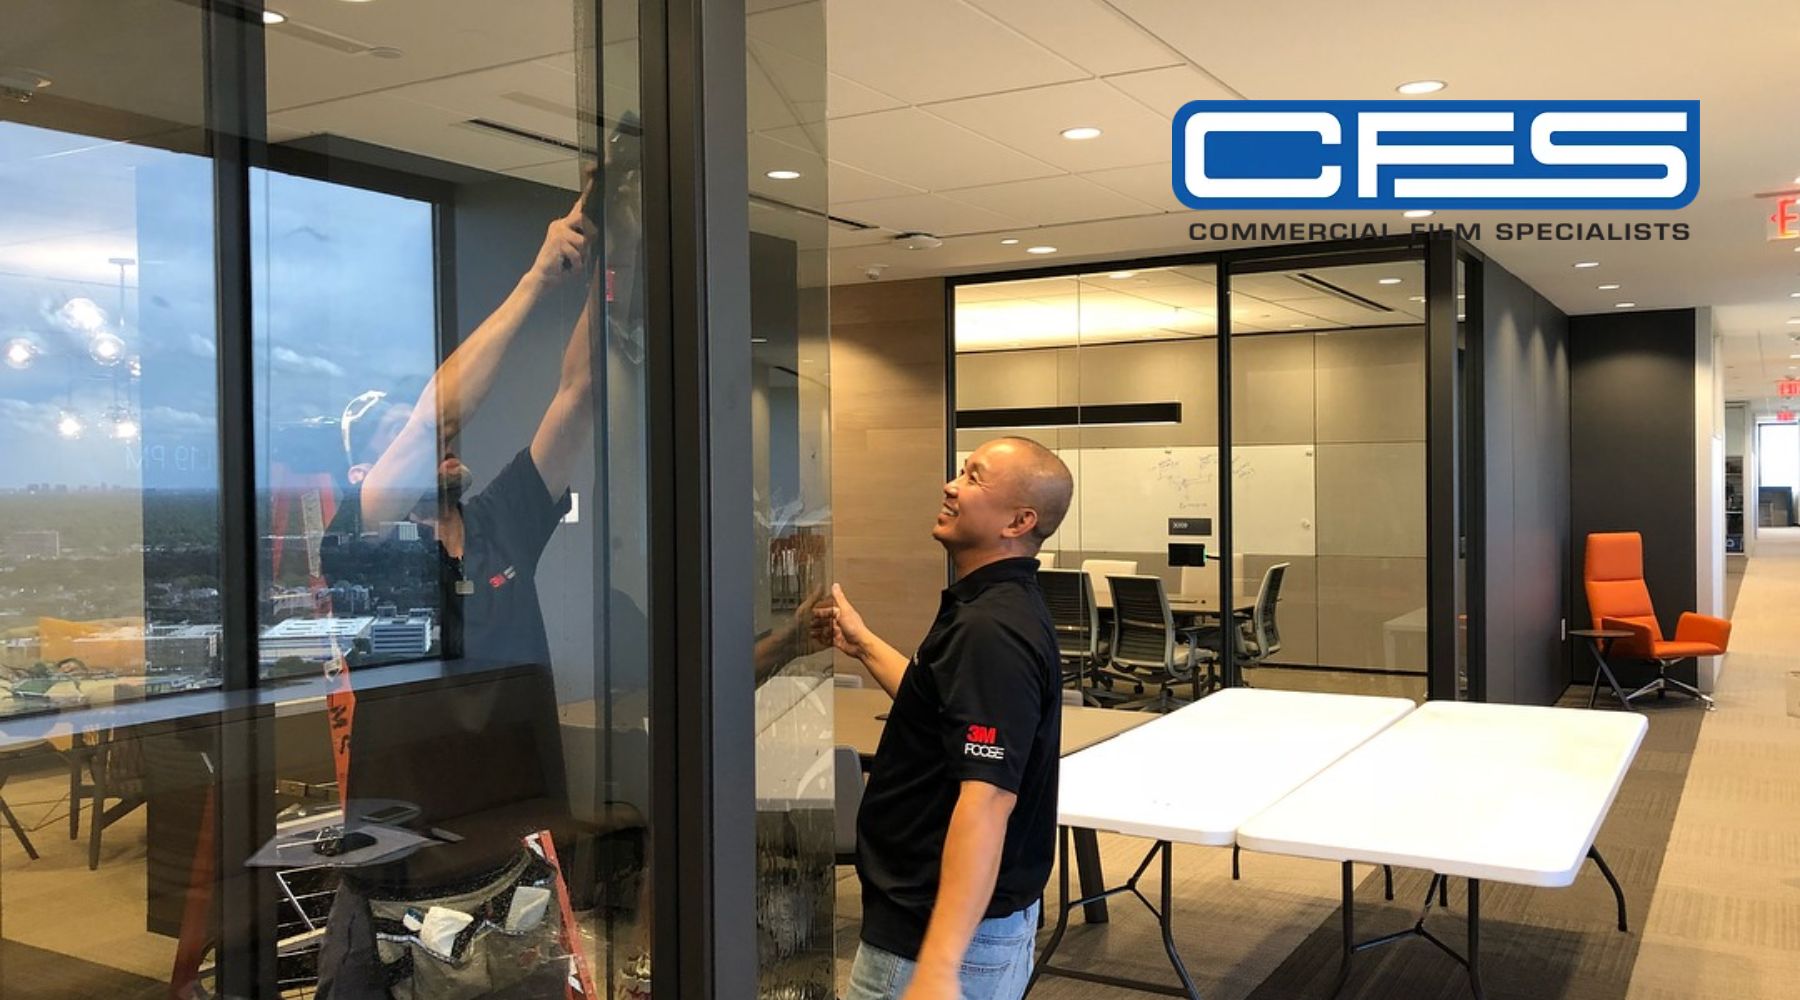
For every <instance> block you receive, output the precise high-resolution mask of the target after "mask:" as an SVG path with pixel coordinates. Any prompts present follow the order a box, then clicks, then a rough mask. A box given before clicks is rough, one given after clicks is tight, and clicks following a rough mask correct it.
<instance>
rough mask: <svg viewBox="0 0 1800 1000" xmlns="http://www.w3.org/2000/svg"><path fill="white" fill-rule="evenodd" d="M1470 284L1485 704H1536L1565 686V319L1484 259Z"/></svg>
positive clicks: (1553, 697) (1554, 696) (1545, 701)
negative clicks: (1477, 357) (1481, 511)
mask: <svg viewBox="0 0 1800 1000" xmlns="http://www.w3.org/2000/svg"><path fill="white" fill-rule="evenodd" d="M1482 278H1483V286H1482V319H1483V326H1482V390H1483V400H1482V449H1483V458H1484V460H1485V480H1484V492H1483V499H1484V501H1485V516H1486V530H1485V532H1484V533H1483V535H1482V537H1481V538H1480V539H1478V540H1477V542H1476V544H1478V545H1480V546H1481V550H1482V558H1483V560H1484V564H1485V574H1484V580H1485V590H1484V594H1483V608H1482V613H1483V618H1482V621H1483V623H1484V626H1485V635H1484V641H1483V649H1482V651H1481V652H1482V662H1483V663H1485V665H1486V687H1485V695H1486V700H1488V701H1496V702H1510V703H1515V704H1531V705H1548V704H1551V703H1553V702H1555V701H1556V699H1557V698H1558V697H1560V696H1561V695H1562V693H1563V690H1564V689H1565V688H1567V687H1568V686H1569V655H1568V648H1567V647H1566V645H1565V644H1564V643H1563V642H1562V640H1561V638H1560V636H1561V624H1562V618H1563V615H1564V614H1565V613H1566V609H1567V608H1568V606H1569V604H1568V597H1569V591H1570V578H1569V570H1568V567H1569V549H1570V546H1569V489H1570V482H1569V409H1568V402H1567V401H1568V398H1569V357H1568V343H1569V320H1568V318H1567V317H1566V316H1564V315H1563V313H1562V311H1561V310H1559V309H1557V308H1556V307H1555V306H1553V305H1551V304H1550V302H1549V301H1548V300H1546V299H1545V298H1544V297H1543V296H1542V295H1539V294H1538V293H1537V292H1536V291H1534V290H1533V289H1532V288H1531V287H1530V286H1528V285H1526V284H1525V283H1524V282H1522V281H1520V280H1519V279H1518V278H1516V277H1514V276H1513V275H1511V274H1510V273H1508V272H1507V271H1506V270H1505V269H1503V268H1501V267H1500V266H1499V265H1497V264H1495V263H1494V262H1493V261H1491V260H1490V261H1487V262H1486V263H1485V264H1483V266H1482ZM1690 534H1691V533H1690Z"/></svg>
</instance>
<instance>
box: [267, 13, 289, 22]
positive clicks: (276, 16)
mask: <svg viewBox="0 0 1800 1000" xmlns="http://www.w3.org/2000/svg"><path fill="white" fill-rule="evenodd" d="M285 20H287V15H286V14H283V13H281V12H279V11H273V10H265V11H263V23H264V24H280V23H281V22H283V21H285Z"/></svg>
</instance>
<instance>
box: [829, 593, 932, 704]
mask: <svg viewBox="0 0 1800 1000" xmlns="http://www.w3.org/2000/svg"><path fill="white" fill-rule="evenodd" d="M812 634H813V640H814V641H815V642H817V643H819V644H820V645H821V646H823V645H826V644H830V645H832V646H836V647H837V650H838V652H840V653H843V654H844V655H845V656H854V657H856V658H857V659H859V660H861V661H862V665H863V666H864V667H865V668H867V670H868V671H869V676H870V677H873V678H875V683H877V684H879V685H881V689H882V690H883V691H886V692H887V693H888V697H889V698H892V697H894V695H895V694H897V693H898V692H899V690H900V678H902V677H904V676H906V667H907V662H908V661H907V659H906V657H905V656H902V655H901V654H900V651H899V650H897V649H895V648H894V647H892V646H890V645H888V644H887V643H886V642H884V641H882V638H881V636H878V635H876V634H875V633H874V632H871V631H869V627H868V626H867V625H864V624H863V617H862V615H860V614H858V613H857V611H856V606H855V605H853V604H851V603H850V599H849V598H848V597H845V596H844V588H842V587H840V586H838V585H837V584H835V583H834V584H832V585H831V597H830V599H828V600H825V601H820V602H819V604H818V606H817V607H815V608H813V625H812Z"/></svg>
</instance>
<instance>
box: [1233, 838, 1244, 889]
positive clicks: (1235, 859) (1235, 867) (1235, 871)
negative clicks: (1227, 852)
mask: <svg viewBox="0 0 1800 1000" xmlns="http://www.w3.org/2000/svg"><path fill="white" fill-rule="evenodd" d="M1242 850H1243V848H1241V847H1239V846H1238V845H1236V844H1232V845H1231V880H1232V881H1233V882H1236V881H1237V880H1238V875H1239V873H1238V853H1239V852H1240V851H1242Z"/></svg>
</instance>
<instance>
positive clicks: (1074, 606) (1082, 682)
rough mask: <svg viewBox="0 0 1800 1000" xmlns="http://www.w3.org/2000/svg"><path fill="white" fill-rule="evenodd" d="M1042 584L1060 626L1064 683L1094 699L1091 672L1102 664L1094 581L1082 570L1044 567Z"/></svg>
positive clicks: (1053, 622) (1055, 622)
mask: <svg viewBox="0 0 1800 1000" xmlns="http://www.w3.org/2000/svg"><path fill="white" fill-rule="evenodd" d="M1038 587H1039V589H1040V590H1042V591H1043V592H1044V604H1045V605H1046V606H1048V607H1049V609H1050V623H1051V625H1053V626H1054V627H1055V628H1056V650H1057V653H1058V655H1059V656H1060V657H1061V658H1062V665H1063V669H1062V683H1063V686H1064V687H1073V688H1074V689H1075V690H1076V691H1080V692H1082V694H1083V697H1084V698H1085V699H1092V698H1093V697H1094V696H1093V695H1092V694H1089V693H1088V684H1087V675H1088V672H1089V671H1090V670H1093V669H1094V668H1095V667H1096V666H1097V665H1098V664H1099V663H1100V608H1099V606H1098V605H1096V604H1095V603H1094V586H1093V583H1092V581H1090V580H1089V579H1088V575H1087V574H1086V573H1084V572H1082V571H1081V570H1078V569H1040V570H1038Z"/></svg>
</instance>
